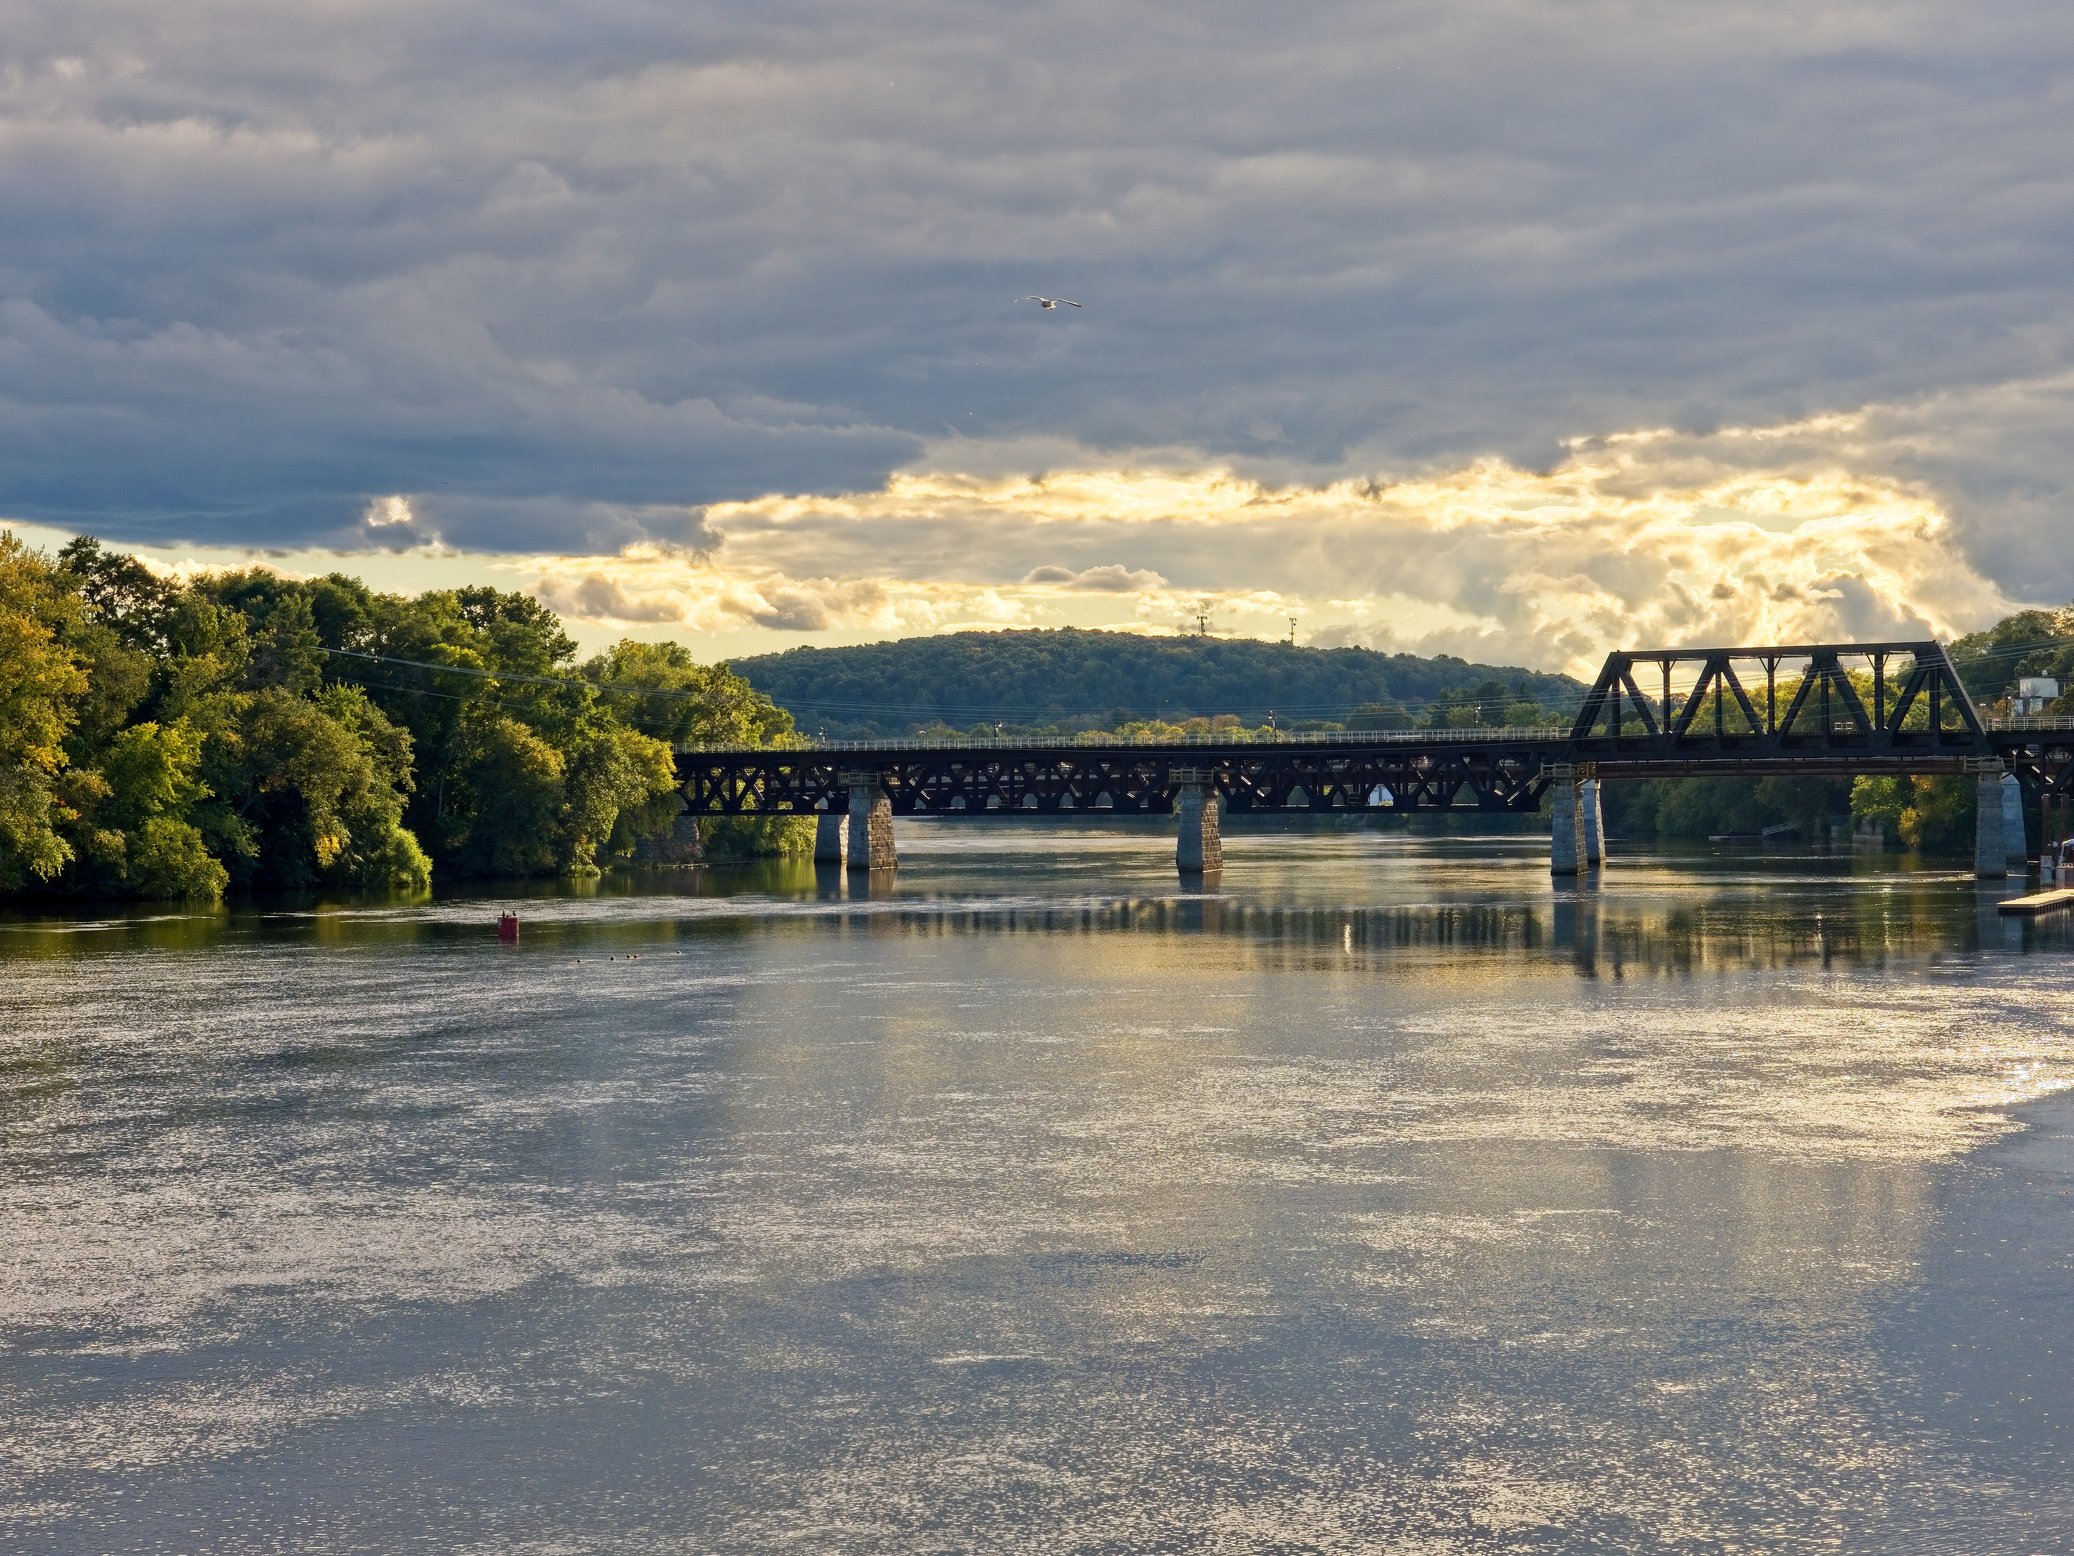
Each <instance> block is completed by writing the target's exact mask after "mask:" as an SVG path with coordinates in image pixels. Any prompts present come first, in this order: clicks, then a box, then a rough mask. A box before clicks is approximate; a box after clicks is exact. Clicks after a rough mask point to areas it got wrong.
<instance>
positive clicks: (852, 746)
mask: <svg viewBox="0 0 2074 1556" xmlns="http://www.w3.org/2000/svg"><path fill="white" fill-rule="evenodd" d="M1568 738H1569V733H1568V731H1567V730H1565V729H1563V728H1561V727H1560V726H1557V725H1552V724H1507V725H1502V726H1496V727H1483V728H1473V729H1377V730H1320V731H1304V730H1296V731H1291V730H1277V731H1275V732H1274V733H1272V734H1270V733H1266V732H1264V731H1260V730H1231V731H1228V732H1226V733H1224V734H1209V735H1194V734H1191V735H1175V736H1168V737H1163V738H1158V739H1154V738H1149V737H1148V738H1146V739H1142V740H1134V739H1119V738H1118V737H1117V736H1115V735H1105V734H1101V733H1089V734H1084V735H941V736H934V735H932V736H929V737H927V738H924V737H921V736H913V735H906V736H898V737H894V738H889V739H884V740H805V741H796V742H790V743H786V744H780V745H771V746H752V745H743V744H740V743H718V744H712V745H688V746H679V747H677V750H678V751H680V752H682V753H684V754H685V755H687V756H748V755H760V756H768V755H772V754H789V753H799V754H802V755H808V756H811V755H813V754H814V753H816V752H821V751H826V752H828V753H830V754H831V755H841V754H843V753H846V752H860V751H872V752H877V751H1030V750H1036V749H1040V748H1041V749H1044V750H1051V749H1054V748H1056V749H1059V750H1073V749H1078V748H1086V749H1089V750H1103V751H1108V750H1118V751H1122V750H1135V749H1138V748H1140V747H1142V748H1144V749H1145V750H1147V751H1171V750H1174V749H1176V748H1178V747H1184V746H1187V747H1195V746H1212V747H1217V748H1220V749H1229V748H1230V747H1233V746H1293V745H1303V746H1315V745H1330V746H1359V747H1374V746H1379V745H1408V746H1439V745H1478V746H1481V745H1491V744H1493V743H1498V744H1503V743H1505V742H1507V741H1517V740H1532V741H1557V742H1560V741H1563V740H1567V739H1568Z"/></svg>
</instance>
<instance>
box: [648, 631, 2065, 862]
mask: <svg viewBox="0 0 2074 1556" xmlns="http://www.w3.org/2000/svg"><path fill="white" fill-rule="evenodd" d="M677 772H678V778H679V780H680V782H681V784H682V786H683V790H684V794H685V797H686V800H687V802H688V807H689V811H690V812H691V813H692V814H695V815H737V816H740V815H750V816H770V815H805V814H812V815H815V816H817V817H819V818H820V823H821V825H820V829H819V834H818V839H817V846H816V853H815V857H816V858H817V859H818V860H820V861H822V862H824V863H841V862H843V861H844V859H845V857H846V856H847V862H848V864H849V866H850V868H851V869H854V870H877V869H891V868H892V867H893V864H894V858H895V854H894V841H893V818H894V817H895V816H902V815H932V816H968V817H987V816H994V817H1015V816H1030V815H1073V816H1087V817H1097V816H1129V815H1147V814H1171V815H1174V816H1176V817H1177V818H1178V829H1179V840H1178V843H1177V845H1176V862H1177V864H1178V865H1179V867H1180V869H1181V870H1182V872H1183V873H1184V874H1193V873H1197V872H1211V871H1215V870H1216V869H1218V868H1219V867H1220V865H1221V864H1222V857H1223V856H1222V835H1221V831H1220V827H1219V818H1220V816H1221V815H1222V814H1223V813H1225V812H1230V813H1233V814H1241V815H1246V814H1258V813H1278V812H1279V813H1311V814H1318V813H1326V814H1353V813H1360V812H1398V813H1402V812H1412V811H1442V810H1453V809H1462V810H1480V811H1489V812H1515V813H1517V812H1534V811H1538V810H1540V809H1541V808H1542V806H1543V803H1544V801H1546V802H1547V804H1548V808H1549V811H1550V816H1551V840H1550V851H1549V852H1550V867H1551V868H1552V870H1553V871H1554V872H1555V873H1556V874H1558V875H1571V874H1575V873H1577V872H1578V871H1579V870H1581V869H1582V870H1589V869H1591V868H1593V867H1595V866H1596V865H1597V864H1598V863H1599V862H1600V860H1601V859H1602V858H1603V857H1604V836H1603V828H1602V826H1601V824H1600V803H1599V785H1600V784H1601V783H1602V782H1618V781H1621V780H1626V779H1637V778H1663V777H1692V776H1745V777H1747V776H1768V775H1798V776H1815V777H1855V776H1858V775H1861V774H1917V773H1968V774H1972V775H1974V776H1975V777H1976V779H1977V782H1978V799H1979V810H1978V823H1977V832H1976V846H1975V868H1976V871H1977V872H1978V873H1979V874H1981V875H1983V876H1989V875H1992V876H2000V875H2002V874H2003V873H2004V872H2005V871H2006V870H2007V869H2009V868H2012V867H2017V866H2020V865H2021V864H2022V862H2023V861H2024V860H2025V859H2026V858H2027V857H2028V851H2029V841H2030V840H2029V838H2028V837H2027V833H2028V832H2029V830H2030V828H2029V826H2028V825H2027V818H2037V824H2038V826H2039V827H2040V828H2041V829H2046V830H2050V831H2051V832H2054V833H2058V832H2062V831H2064V830H2066V821H2067V817H2068V812H2069V805H2070V800H2074V719H2052V718H2032V719H2003V720H1997V721H1992V722H1990V721H1987V720H1984V719H1983V718H1982V717H1981V715H1980V713H1979V711H1978V710H1977V709H1976V708H1975V707H1974V704H1973V700H1972V698H1971V697H1969V696H1968V695H1967V692H1966V688H1965V686H1964V685H1963V684H1962V683H1961V682H1960V680H1959V677H1958V675H1957V674H1956V672H1955V671H1954V670H1953V668H1952V663H1951V659H1950V657H1949V656H1948V655H1947V654H1946V652H1945V650H1944V648H1943V646H1942V645H1941V644H1938V643H1934V642H1925V643H1844V644H1801V645H1794V646H1782V647H1768V648H1714V649H1652V650H1646V651H1627V652H1620V653H1614V654H1609V655H1608V656H1607V658H1606V663H1605V665H1604V667H1603V668H1602V669H1601V670H1600V672H1599V676H1598V679H1597V680H1596V681H1595V682H1594V683H1593V684H1592V687H1591V689H1590V690H1589V691H1588V692H1587V693H1586V694H1585V697H1584V700H1583V702H1582V703H1581V704H1580V706H1579V707H1578V710H1577V714H1576V717H1575V719H1574V720H1573V721H1572V722H1571V724H1570V727H1569V728H1568V729H1567V730H1565V729H1563V728H1561V727H1560V726H1558V727H1554V728H1545V727H1544V728H1520V729H1489V728H1469V729H1427V730H1403V731H1379V732H1372V733H1356V734H1339V733H1334V734H1289V735H1275V736H1271V737H1267V738H1261V737H1258V736H1251V735H1239V736H1234V737H1222V738H1219V737H1190V738H1188V739H1186V740H1180V741H1173V742H1163V743H1162V742H1153V743H1136V742H1132V743H1121V742H1102V741H1096V740H1088V739H1079V738H1064V739H1056V740H1026V739H999V740H986V739H967V738H953V739H949V740H880V741H854V742H852V741H842V742H815V743H799V744H794V745H788V746H780V747H747V746H710V747H701V748H697V749H690V750H685V751H681V752H679V753H678V756H677ZM2041 835H2043V832H2042V831H2041Z"/></svg>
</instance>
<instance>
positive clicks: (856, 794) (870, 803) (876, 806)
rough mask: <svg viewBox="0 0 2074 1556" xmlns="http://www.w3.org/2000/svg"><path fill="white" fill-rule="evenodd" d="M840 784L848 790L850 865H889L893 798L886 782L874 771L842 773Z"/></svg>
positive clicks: (877, 867) (886, 867) (855, 867)
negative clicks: (888, 792)
mask: <svg viewBox="0 0 2074 1556" xmlns="http://www.w3.org/2000/svg"><path fill="white" fill-rule="evenodd" d="M843 786H844V787H845V788H846V789H848V790H849V791H850V817H849V821H850V828H849V832H850V858H849V866H850V869H851V870H852V871H858V870H867V871H872V870H890V869H892V868H893V866H894V863H895V861H894V856H893V800H892V797H891V796H890V795H888V794H887V793H886V789H885V785H883V784H881V783H880V782H879V775H878V774H877V773H845V774H844V775H843Z"/></svg>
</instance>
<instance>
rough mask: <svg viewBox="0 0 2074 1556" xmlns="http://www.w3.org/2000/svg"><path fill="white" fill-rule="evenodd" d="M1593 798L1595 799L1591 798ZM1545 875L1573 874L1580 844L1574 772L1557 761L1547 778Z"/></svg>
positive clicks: (1565, 763) (1563, 763) (1565, 764)
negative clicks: (1546, 864) (1546, 869)
mask: <svg viewBox="0 0 2074 1556" xmlns="http://www.w3.org/2000/svg"><path fill="white" fill-rule="evenodd" d="M1595 797H1596V796H1595ZM1548 798H1549V822H1548V873H1549V874H1550V875H1575V874H1576V873H1577V860H1578V855H1579V854H1580V853H1581V852H1582V850H1581V849H1580V848H1579V846H1578V845H1579V844H1580V843H1581V842H1582V841H1583V838H1582V835H1581V834H1582V828H1581V827H1580V825H1579V823H1578V817H1577V769H1576V768H1574V767H1572V766H1570V765H1569V764H1568V763H1567V762H1559V763H1557V764H1556V765H1555V766H1554V767H1552V768H1550V769H1549V779H1548Z"/></svg>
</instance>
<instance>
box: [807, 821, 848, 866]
mask: <svg viewBox="0 0 2074 1556" xmlns="http://www.w3.org/2000/svg"><path fill="white" fill-rule="evenodd" d="M849 830H850V817H849V813H848V812H847V811H842V810H837V809H835V807H833V806H830V807H829V808H828V809H827V810H824V811H822V812H821V813H820V814H819V815H817V816H815V817H814V863H815V864H818V865H829V866H832V867H834V868H835V869H838V870H839V869H841V868H842V864H843V851H844V850H843V844H844V842H845V841H846V840H847V838H848V835H849Z"/></svg>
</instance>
